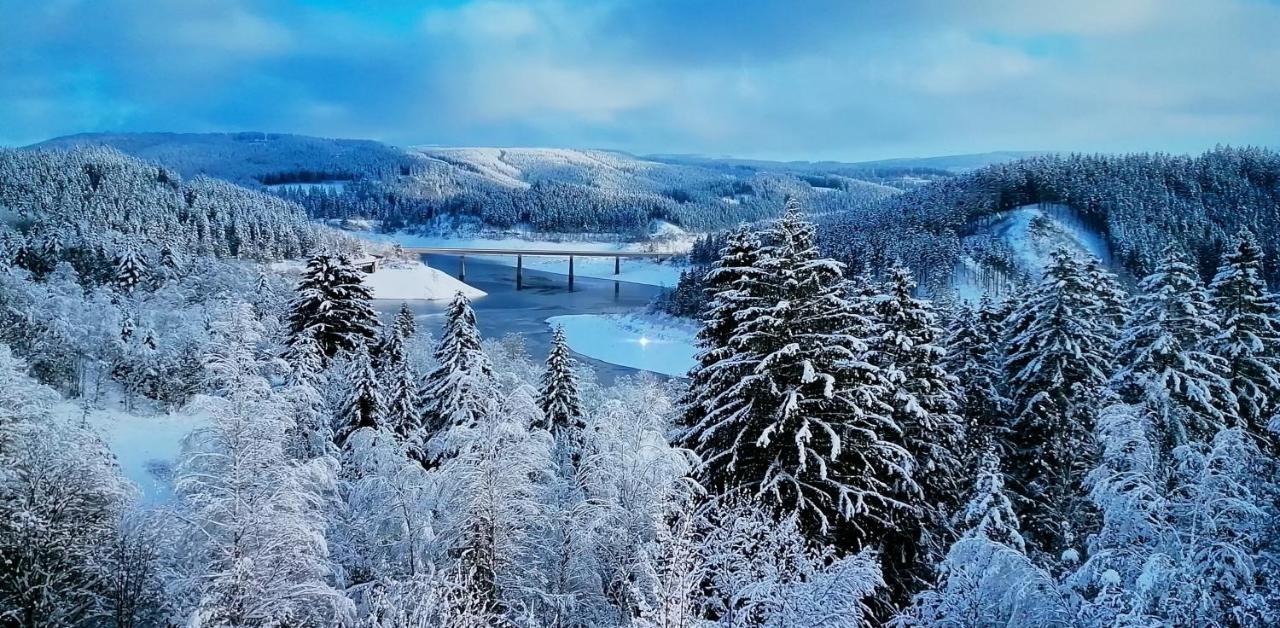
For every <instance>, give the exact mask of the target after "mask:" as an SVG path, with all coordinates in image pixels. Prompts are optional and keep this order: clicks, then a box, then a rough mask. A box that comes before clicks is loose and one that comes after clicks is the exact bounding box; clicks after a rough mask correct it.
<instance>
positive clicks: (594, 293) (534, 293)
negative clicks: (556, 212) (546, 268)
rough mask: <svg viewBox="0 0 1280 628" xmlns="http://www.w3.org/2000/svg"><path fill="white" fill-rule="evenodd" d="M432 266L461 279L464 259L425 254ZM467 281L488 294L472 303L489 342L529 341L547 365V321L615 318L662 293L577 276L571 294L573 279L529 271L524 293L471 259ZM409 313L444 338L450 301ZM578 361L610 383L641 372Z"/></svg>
mask: <svg viewBox="0 0 1280 628" xmlns="http://www.w3.org/2000/svg"><path fill="white" fill-rule="evenodd" d="M422 258H423V260H424V261H425V262H426V263H427V265H428V266H431V267H432V268H438V269H440V270H442V271H444V272H447V273H450V274H452V275H453V276H455V277H456V276H457V274H458V258H457V256H454V255H424V256H422ZM466 282H467V283H468V284H470V285H472V286H475V287H476V288H479V289H481V290H484V291H485V292H487V293H488V295H487V296H483V297H480V298H478V299H476V300H474V301H473V302H472V304H471V305H472V307H473V308H474V309H475V312H476V324H477V325H478V326H479V327H480V333H481V334H482V335H483V336H484V337H485V338H501V337H502V336H505V335H507V334H519V335H521V336H523V337H524V340H525V346H526V347H528V349H529V354H530V356H532V357H533V358H534V359H535V360H537V361H541V360H542V359H543V358H544V357H545V356H546V355H547V352H548V351H550V348H551V328H550V327H548V326H547V319H548V318H550V317H552V316H560V315H564V314H611V313H622V312H630V311H636V310H643V309H644V308H646V307H648V305H649V303H650V302H651V301H652V300H653V298H654V297H656V296H658V294H660V293H661V292H662V288H658V287H656V286H650V285H646V284H638V283H629V282H626V281H612V280H608V279H594V278H590V277H576V278H575V279H574V282H573V291H572V292H570V291H569V277H568V276H567V275H559V274H555V273H548V272H543V271H536V270H529V269H528V268H526V269H525V270H524V281H523V283H522V286H523V288H522V289H521V290H516V269H515V268H513V267H511V266H505V265H502V264H499V263H496V262H492V261H486V260H485V259H484V258H483V257H475V256H471V257H467V278H466ZM408 303H409V309H410V310H412V311H413V312H414V314H416V315H417V316H418V317H419V321H418V323H419V326H420V327H421V328H423V329H430V330H431V332H432V333H433V334H436V335H438V334H439V328H440V325H441V324H442V322H443V316H444V311H445V308H446V307H447V306H448V301H409V302H408ZM374 306H375V307H376V308H378V309H379V310H381V311H383V312H395V311H397V310H399V309H400V302H398V301H390V300H387V301H375V302H374ZM574 357H575V358H576V359H577V360H578V361H580V362H582V363H585V364H590V365H591V366H592V367H594V368H595V370H596V374H597V375H598V376H599V378H600V380H601V381H602V382H604V383H609V382H612V381H613V380H614V379H615V378H617V377H620V376H623V375H629V374H633V373H636V372H637V371H636V369H632V368H627V367H625V366H618V365H616V364H610V363H608V362H601V361H599V360H594V359H592V358H588V357H586V356H584V355H581V354H575V355H574Z"/></svg>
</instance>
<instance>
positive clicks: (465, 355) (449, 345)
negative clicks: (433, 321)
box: [418, 292, 494, 460]
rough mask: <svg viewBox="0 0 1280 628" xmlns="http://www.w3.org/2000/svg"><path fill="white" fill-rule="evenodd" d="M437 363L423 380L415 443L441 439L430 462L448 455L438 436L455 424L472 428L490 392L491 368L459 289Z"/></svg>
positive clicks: (447, 315)
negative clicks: (419, 427)
mask: <svg viewBox="0 0 1280 628" xmlns="http://www.w3.org/2000/svg"><path fill="white" fill-rule="evenodd" d="M435 359H436V363H437V364H438V366H437V367H436V368H435V370H433V371H431V372H430V373H429V374H427V377H426V380H425V381H424V382H423V387H422V399H423V401H424V404H425V411H424V413H423V420H422V423H423V431H422V434H421V435H420V436H419V438H418V441H419V442H420V443H423V444H424V445H425V444H427V443H429V442H430V441H431V440H432V439H436V440H438V441H440V442H437V443H436V446H434V447H430V448H429V449H432V451H429V452H428V454H427V455H428V459H429V460H438V459H439V458H440V457H442V456H447V455H451V451H452V450H453V447H452V446H451V445H448V444H446V443H444V442H443V441H442V440H440V437H444V436H446V435H447V432H448V431H449V430H450V429H451V428H453V427H475V426H476V425H478V424H479V423H480V420H481V418H482V417H483V415H484V412H485V406H486V404H488V403H489V402H490V401H491V399H492V397H493V395H494V380H493V367H492V365H491V364H490V363H489V358H488V357H487V356H486V355H485V353H484V349H483V348H482V347H481V345H480V331H479V330H478V329H476V314H475V312H474V311H473V310H472V309H471V301H470V299H468V298H467V297H466V295H464V294H462V293H461V292H459V293H457V294H456V295H454V297H453V301H452V302H450V303H449V309H448V310H447V311H446V312H445V323H444V331H443V333H442V334H441V336H440V342H439V344H437V345H436V350H435Z"/></svg>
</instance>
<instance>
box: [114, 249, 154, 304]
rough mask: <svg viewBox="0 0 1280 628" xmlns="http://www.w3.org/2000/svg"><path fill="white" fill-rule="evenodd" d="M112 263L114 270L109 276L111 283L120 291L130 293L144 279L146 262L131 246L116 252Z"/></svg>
mask: <svg viewBox="0 0 1280 628" xmlns="http://www.w3.org/2000/svg"><path fill="white" fill-rule="evenodd" d="M114 265H115V271H114V273H113V274H112V277H111V284H112V285H113V286H115V288H116V290H119V291H120V292H121V293H123V294H132V293H133V291H134V290H135V289H137V287H138V286H139V285H141V284H142V282H144V281H146V278H147V271H146V264H145V263H144V262H143V261H142V257H141V256H139V255H138V251H137V250H136V249H134V248H133V247H132V246H126V247H125V248H123V249H121V250H120V252H119V253H117V254H116V258H115V264H114Z"/></svg>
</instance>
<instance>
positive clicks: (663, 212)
mask: <svg viewBox="0 0 1280 628" xmlns="http://www.w3.org/2000/svg"><path fill="white" fill-rule="evenodd" d="M591 154H592V155H595V156H596V157H598V158H599V159H606V160H609V161H606V162H605V163H606V164H607V165H608V167H604V166H597V167H595V168H592V167H588V166H584V165H581V164H578V163H569V164H558V165H557V164H554V162H553V163H551V164H548V163H546V162H545V161H537V160H535V159H534V157H538V158H541V159H545V160H550V159H551V158H550V157H547V156H545V155H541V154H540V153H539V154H537V155H534V156H526V161H523V162H522V161H515V160H514V158H511V157H508V159H512V160H513V161H515V162H516V163H518V164H520V165H521V166H522V167H524V168H526V169H527V170H528V172H525V171H517V173H516V174H517V175H519V177H520V178H505V179H503V178H497V177H495V176H494V175H493V173H492V172H490V171H488V170H485V169H483V168H480V167H479V166H476V165H474V164H472V163H471V162H469V161H467V160H466V159H462V158H460V157H452V158H451V159H450V161H443V160H437V159H431V160H424V161H422V162H419V163H416V164H414V165H413V166H412V167H411V168H410V169H409V174H407V175H406V176H400V177H391V178H383V179H374V178H365V179H361V180H359V181H357V182H356V183H355V184H354V185H349V186H347V187H346V189H345V190H343V191H341V192H337V191H332V190H284V191H282V192H281V193H282V194H283V195H284V196H285V197H286V198H288V199H290V200H293V201H296V202H297V203H299V204H300V205H302V206H303V207H306V208H307V211H308V213H309V214H310V215H311V216H312V217H316V218H336V219H341V218H369V219H376V220H381V221H383V226H384V229H387V230H396V229H401V228H412V227H415V226H419V225H427V224H430V223H432V222H433V221H434V220H435V219H436V218H437V217H440V216H465V217H470V218H472V219H475V220H477V221H479V222H480V223H482V224H483V225H484V226H486V227H489V228H496V229H510V228H516V227H527V228H532V229H534V230H536V231H543V232H563V233H618V234H623V235H628V236H637V235H644V234H647V233H648V230H649V228H650V226H651V224H652V222H653V221H655V220H663V221H667V222H671V223H673V224H676V225H678V226H680V227H683V228H685V229H688V230H691V231H714V230H719V229H725V228H729V227H732V226H734V225H736V224H738V223H740V222H755V221H759V220H763V219H766V218H772V217H774V216H776V213H777V207H779V206H780V205H781V203H782V200H783V199H784V198H785V197H787V196H796V197H798V198H801V199H804V200H805V202H806V203H807V205H808V206H809V207H811V208H813V211H815V212H820V213H833V212H842V211H847V210H850V209H852V208H855V207H860V206H862V205H865V204H867V203H870V202H872V201H874V200H875V199H880V198H884V197H886V196H889V195H892V194H895V193H896V191H895V190H894V189H892V188H888V187H885V186H880V185H876V184H872V183H868V182H866V181H860V180H856V179H851V178H848V177H843V176H838V175H824V176H816V175H793V174H785V173H771V172H756V171H746V172H739V173H738V174H737V175H736V176H729V177H726V176H725V175H722V174H720V173H718V172H716V171H714V170H711V169H701V168H693V167H689V166H673V165H665V164H655V163H651V162H643V161H638V160H635V159H631V158H626V159H623V158H621V157H619V156H617V155H611V154H598V155H597V154H594V153H591ZM552 156H554V153H553V154H552ZM472 159H475V157H472ZM503 165H504V166H506V167H508V168H510V167H511V166H510V165H507V164H505V163H504V164H503ZM635 170H639V171H640V172H636V171H635Z"/></svg>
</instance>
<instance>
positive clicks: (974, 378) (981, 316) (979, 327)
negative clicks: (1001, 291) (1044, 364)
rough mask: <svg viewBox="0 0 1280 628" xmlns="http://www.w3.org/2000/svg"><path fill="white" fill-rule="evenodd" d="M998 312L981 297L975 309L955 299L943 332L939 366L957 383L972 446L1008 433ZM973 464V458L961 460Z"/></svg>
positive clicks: (975, 448) (979, 446)
mask: <svg viewBox="0 0 1280 628" xmlns="http://www.w3.org/2000/svg"><path fill="white" fill-rule="evenodd" d="M1001 318H1002V316H1001V314H1000V312H999V310H998V309H997V307H996V305H995V304H994V303H993V302H992V301H991V299H990V298H988V297H986V296H984V297H983V298H982V300H981V301H980V302H979V305H978V309H977V311H974V309H973V308H972V307H969V306H968V305H966V304H963V303H961V304H958V305H957V306H956V307H955V310H954V313H953V314H952V317H951V325H950V329H949V330H948V334H947V342H946V347H947V356H946V359H945V360H944V361H943V364H942V366H943V368H944V369H945V370H946V371H947V372H948V373H950V374H951V375H953V376H954V377H955V378H956V379H957V380H959V382H960V387H959V391H958V397H959V404H960V414H961V416H963V417H964V419H965V433H966V435H967V436H968V439H969V442H970V448H971V450H972V451H975V452H981V451H983V450H984V449H985V448H986V446H987V444H988V443H992V442H1002V441H1003V439H1004V438H1005V437H1006V436H1007V434H1006V433H1005V430H1006V428H1007V425H1008V412H1009V405H1010V402H1009V399H1008V397H1007V396H1006V395H1005V392H1004V358H1003V355H1002V352H1001ZM965 462H966V463H967V464H968V466H970V467H971V468H972V467H973V464H974V463H976V462H977V460H976V459H975V458H970V459H969V460H966V461H965Z"/></svg>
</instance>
